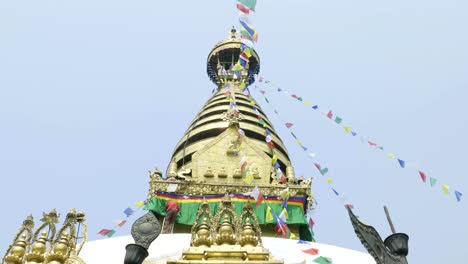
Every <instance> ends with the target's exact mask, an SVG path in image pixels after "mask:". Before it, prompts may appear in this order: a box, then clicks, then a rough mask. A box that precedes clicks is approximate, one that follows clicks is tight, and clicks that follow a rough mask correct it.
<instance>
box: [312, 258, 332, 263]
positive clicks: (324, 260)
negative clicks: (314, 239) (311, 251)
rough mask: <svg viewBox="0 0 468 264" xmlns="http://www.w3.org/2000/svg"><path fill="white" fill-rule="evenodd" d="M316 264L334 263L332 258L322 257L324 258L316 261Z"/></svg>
mask: <svg viewBox="0 0 468 264" xmlns="http://www.w3.org/2000/svg"><path fill="white" fill-rule="evenodd" d="M314 262H315V263H319V264H331V263H333V262H332V260H331V258H327V257H322V256H320V257H318V258H316V259H314Z"/></svg>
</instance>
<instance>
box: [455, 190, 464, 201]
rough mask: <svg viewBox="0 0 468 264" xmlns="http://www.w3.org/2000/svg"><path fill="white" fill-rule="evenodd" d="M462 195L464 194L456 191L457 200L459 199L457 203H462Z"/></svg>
mask: <svg viewBox="0 0 468 264" xmlns="http://www.w3.org/2000/svg"><path fill="white" fill-rule="evenodd" d="M462 195H463V193H461V192H459V191H455V198H457V202H460V201H461V197H462Z"/></svg>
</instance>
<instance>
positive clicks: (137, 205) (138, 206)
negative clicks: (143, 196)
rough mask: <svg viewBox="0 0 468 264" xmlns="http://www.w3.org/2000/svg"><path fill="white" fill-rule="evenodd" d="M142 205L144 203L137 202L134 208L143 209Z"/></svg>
mask: <svg viewBox="0 0 468 264" xmlns="http://www.w3.org/2000/svg"><path fill="white" fill-rule="evenodd" d="M144 205H145V201H139V202H136V203H135V206H136V207H137V208H141V207H143V206H144Z"/></svg>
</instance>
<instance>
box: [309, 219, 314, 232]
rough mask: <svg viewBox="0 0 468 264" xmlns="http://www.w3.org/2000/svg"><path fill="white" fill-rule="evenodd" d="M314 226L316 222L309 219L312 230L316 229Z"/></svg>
mask: <svg viewBox="0 0 468 264" xmlns="http://www.w3.org/2000/svg"><path fill="white" fill-rule="evenodd" d="M314 225H315V222H314V220H313V219H312V217H310V218H309V227H310V229H313V228H314Z"/></svg>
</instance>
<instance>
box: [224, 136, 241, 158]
mask: <svg viewBox="0 0 468 264" xmlns="http://www.w3.org/2000/svg"><path fill="white" fill-rule="evenodd" d="M226 153H227V154H228V155H236V154H237V153H239V146H238V144H237V139H232V140H230V141H229V145H228V149H227V150H226Z"/></svg>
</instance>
